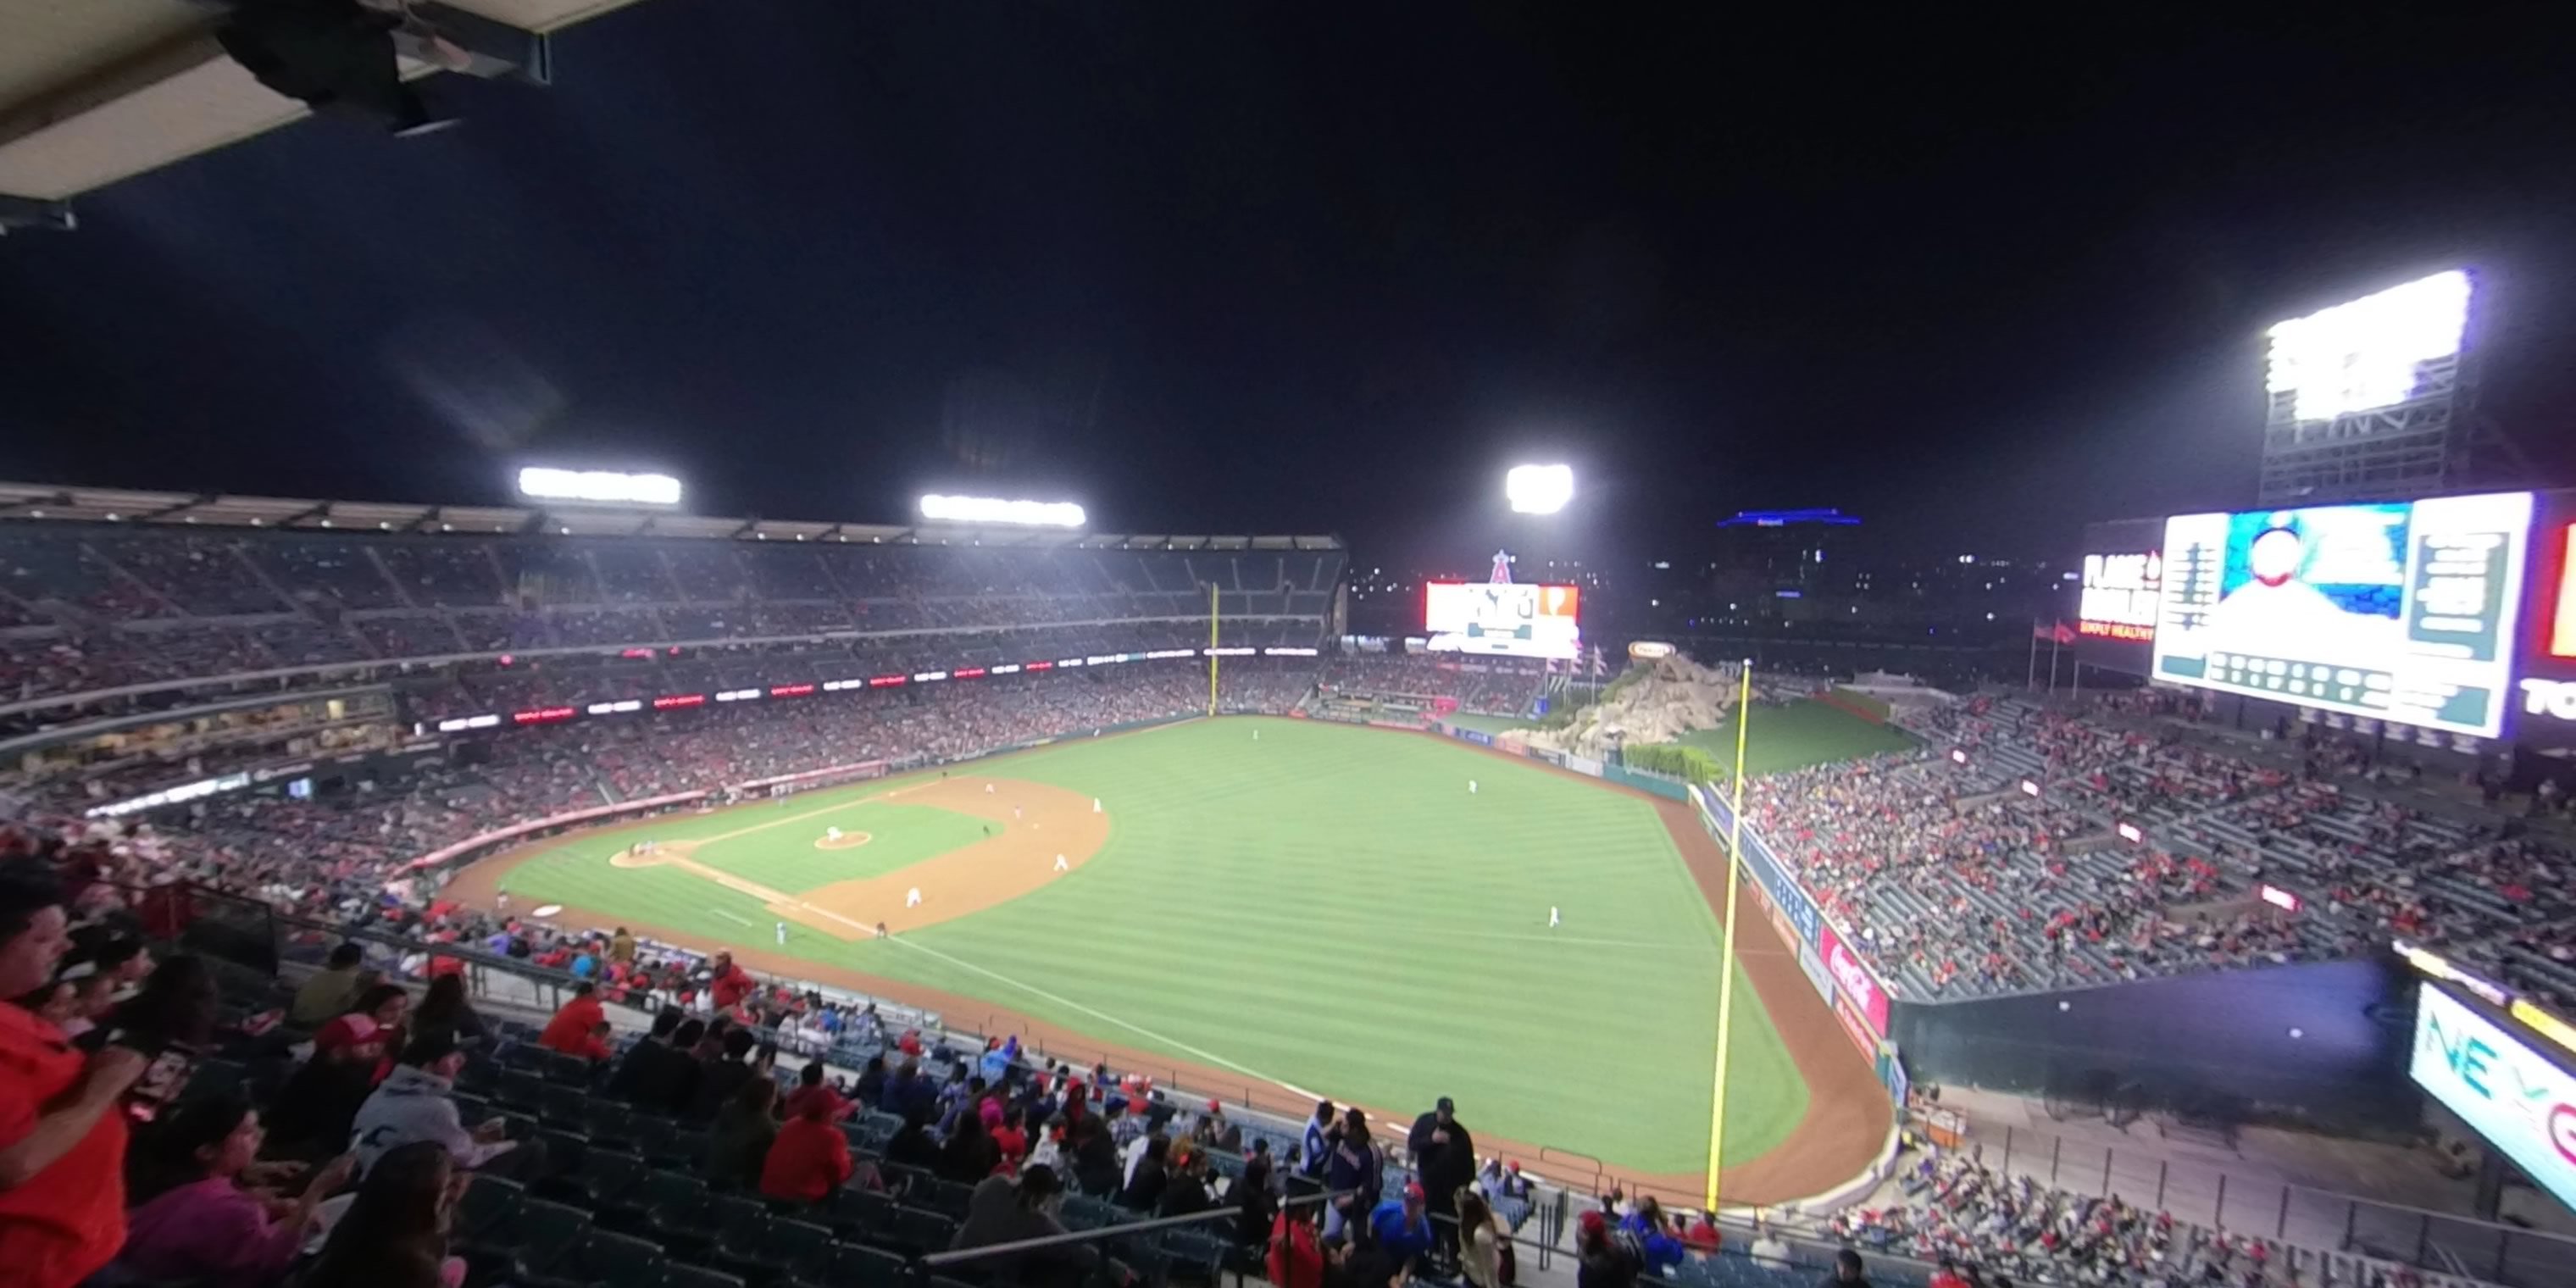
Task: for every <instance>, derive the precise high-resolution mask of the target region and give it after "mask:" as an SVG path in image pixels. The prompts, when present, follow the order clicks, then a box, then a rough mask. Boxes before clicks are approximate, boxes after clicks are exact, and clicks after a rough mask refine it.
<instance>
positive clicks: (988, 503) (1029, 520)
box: [921, 492, 1085, 528]
mask: <svg viewBox="0 0 2576 1288" xmlns="http://www.w3.org/2000/svg"><path fill="white" fill-rule="evenodd" d="M921 517H923V518H925V519H938V520H942V521H944V522H948V523H1009V524H1018V525H1021V526H1025V527H1032V528H1079V527H1081V526H1082V525H1083V523H1084V520H1085V516H1084V515H1083V513H1082V507H1081V506H1078V505H1075V504H1074V503H1073V502H1071V501H1011V500H1004V499H1003V498H1000V497H991V496H942V495H940V494H938V493H936V492H933V493H930V494H929V495H926V496H924V497H922V498H921Z"/></svg>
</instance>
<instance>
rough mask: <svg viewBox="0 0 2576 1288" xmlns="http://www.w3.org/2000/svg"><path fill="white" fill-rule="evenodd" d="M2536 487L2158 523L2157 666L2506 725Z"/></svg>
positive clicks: (2183, 679)
mask: <svg viewBox="0 0 2576 1288" xmlns="http://www.w3.org/2000/svg"><path fill="white" fill-rule="evenodd" d="M2531 516H2532V496H2531V494H2530V493H2528V492H2504V493H2496V494H2492V495H2486V496H2451V497H2436V498H2432V499H2429V500H2423V501H2411V502H2409V501H2390V502H2376V503H2366V504H2355V505H2330V506H2315V507H2310V508H2307V509H2296V510H2251V511H2241V512H2238V513H2234V514H2183V515H2176V516H2174V517H2173V518H2170V519H2167V520H2165V538H2164V586H2163V596H2162V599H2161V601H2160V604H2159V606H2158V609H2157V619H2156V634H2155V646H2154V647H2155V655H2154V656H2155V662H2154V669H2153V671H2152V672H2151V674H2152V675H2153V677H2154V678H2156V679H2158V680H2163V681H2167V682H2170V683H2174V684H2186V685H2192V686H2195V687H2198V688H2205V689H2217V690H2220V691H2222V692H2227V693H2242V694H2246V695H2249V696H2252V697H2258V698H2276V699H2282V700H2286V701H2290V702H2295V703H2298V704H2299V705H2301V706H2310V707H2317V708H2320V709H2323V710H2329V711H2340V712H2344V713H2346V714H2349V715H2358V716H2369V717H2375V718H2380V719H2388V720H2395V721H2398V722H2399V723H2402V724H2410V725H2419V726H2422V727H2425V728H2428V729H2440V730H2444V731H2447V732H2451V733H2464V734H2476V735H2480V736H2484V737H2493V736H2495V735H2496V734H2498V733H2500V732H2502V731H2503V727H2504V716H2505V708H2506V706H2507V704H2508V702H2509V700H2510V694H2511V690H2512V688H2513V655H2514V639H2515V634H2514V631H2515V626H2516V619H2517V617H2518V616H2519V614H2520V612H2521V608H2522V586H2523V572H2524V561H2525V556H2526V554H2527V551H2528V548H2529V539H2530V532H2531Z"/></svg>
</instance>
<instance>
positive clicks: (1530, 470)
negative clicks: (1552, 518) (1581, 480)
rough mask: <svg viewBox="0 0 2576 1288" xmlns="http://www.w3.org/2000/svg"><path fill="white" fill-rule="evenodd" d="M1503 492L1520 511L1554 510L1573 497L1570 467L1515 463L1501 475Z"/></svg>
mask: <svg viewBox="0 0 2576 1288" xmlns="http://www.w3.org/2000/svg"><path fill="white" fill-rule="evenodd" d="M1503 495H1505V496H1508V497H1510V498H1511V500H1512V508H1513V509H1514V510H1517V511H1519V512H1520V513H1522V514H1554V513H1556V512H1557V511H1559V510H1562V509H1564V508H1565V503H1566V502H1568V501H1571V500H1573V499H1574V467H1573V466H1571V465H1515V466H1513V467H1512V472H1511V473H1509V474H1506V475H1504V476H1503Z"/></svg>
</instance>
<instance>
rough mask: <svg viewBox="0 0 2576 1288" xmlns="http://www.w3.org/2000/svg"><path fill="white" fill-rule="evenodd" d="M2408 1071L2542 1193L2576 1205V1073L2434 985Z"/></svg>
mask: <svg viewBox="0 0 2576 1288" xmlns="http://www.w3.org/2000/svg"><path fill="white" fill-rule="evenodd" d="M2407 1072H2408V1073H2409V1074H2411V1075H2413V1077H2414V1079H2415V1081H2416V1083H2417V1084H2418V1085H2420V1086H2422V1087H2423V1088H2424V1090H2425V1091H2427V1092H2429V1093H2430V1094H2431V1095H2432V1096H2433V1098H2434V1099H2436V1100H2439V1101H2441V1102H2442V1103H2443V1104H2444V1105H2446V1106H2448V1107H2449V1108H2450V1110H2451V1112H2453V1113H2455V1114H2458V1115H2459V1116H2460V1117H2461V1118H2462V1119H2463V1120H2465V1121H2466V1122H2467V1123H2468V1124H2469V1126H2471V1127H2474V1128H2476V1129H2477V1131H2478V1134H2479V1135H2481V1136H2484V1137H2486V1138H2487V1140H2488V1142H2489V1143H2491V1144H2493V1145H2494V1146H2495V1147H2496V1148H2497V1149H2498V1150H2499V1151H2501V1152H2502V1153H2503V1154H2504V1156H2505V1157H2507V1158H2510V1159H2512V1160H2513V1161H2514V1165H2515V1166H2517V1167H2520V1168H2521V1169H2522V1170H2523V1173H2524V1174H2525V1175H2527V1176H2529V1177H2530V1178H2531V1179H2532V1182H2533V1183H2534V1184H2536V1185H2538V1186H2539V1187H2540V1188H2541V1189H2543V1190H2546V1191H2548V1192H2549V1193H2550V1194H2553V1195H2555V1196H2557V1198H2558V1201H2559V1202H2561V1203H2566V1204H2569V1205H2571V1206H2576V1074H2570V1073H2569V1072H2568V1071H2567V1070H2566V1069H2564V1068H2562V1067H2560V1066H2559V1065H2558V1064H2557V1063H2556V1062H2554V1061H2551V1060H2550V1059H2548V1058H2547V1057H2545V1056H2543V1055H2541V1054H2540V1053H2539V1052H2538V1051H2535V1050H2533V1049H2532V1048H2531V1047H2530V1046H2528V1045H2526V1044H2524V1042H2523V1040H2522V1039H2521V1038H2518V1037H2516V1036H2514V1035H2513V1034H2511V1033H2508V1032H2506V1031H2505V1030H2504V1028H2503V1027H2502V1026H2501V1025H2498V1024H2496V1023H2495V1022H2494V1021H2492V1020H2489V1019H2487V1018H2486V1017H2485V1016H2483V1015H2480V1014H2478V1013H2477V1012H2476V1011H2474V1010H2471V1009H2470V1008H2469V1006H2468V1004H2467V1003H2465V1002H2462V1001H2460V1000H2459V999H2458V998H2455V997H2452V996H2451V995H2450V994H2448V993H2445V992H2443V991H2442V990H2440V989H2438V988H2434V987H2432V986H2430V985H2423V986H2419V988H2418V990H2417V1001H2416V1004H2415V1056H2414V1060H2413V1062H2412V1063H2411V1064H2410V1066H2409V1067H2408V1070H2407Z"/></svg>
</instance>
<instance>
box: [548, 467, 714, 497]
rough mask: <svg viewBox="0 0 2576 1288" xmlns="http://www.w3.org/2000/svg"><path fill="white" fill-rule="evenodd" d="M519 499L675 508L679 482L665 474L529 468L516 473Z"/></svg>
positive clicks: (678, 494) (678, 493)
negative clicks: (670, 506)
mask: <svg viewBox="0 0 2576 1288" xmlns="http://www.w3.org/2000/svg"><path fill="white" fill-rule="evenodd" d="M519 495H521V496H525V497H529V498H532V499H535V500H540V501H586V502H589V503H591V504H593V505H678V504H679V503H680V481H679V480H678V479H675V478H672V477H671V476H670V475H668V474H625V473H620V472H618V471H616V470H564V469H553V468H550V467H547V466H543V465H531V466H529V467H527V468H526V469H523V470H520V471H519Z"/></svg>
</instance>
